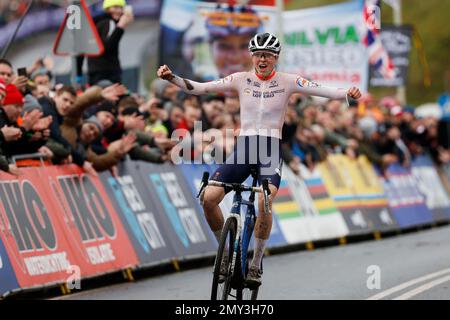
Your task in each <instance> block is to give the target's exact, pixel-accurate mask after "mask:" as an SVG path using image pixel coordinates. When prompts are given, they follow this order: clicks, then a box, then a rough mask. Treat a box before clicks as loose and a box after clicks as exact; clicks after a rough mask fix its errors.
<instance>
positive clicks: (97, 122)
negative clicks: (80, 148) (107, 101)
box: [83, 116, 103, 134]
mask: <svg viewBox="0 0 450 320" xmlns="http://www.w3.org/2000/svg"><path fill="white" fill-rule="evenodd" d="M83 123H93V124H95V125H96V126H97V128H98V130H99V131H100V134H102V132H103V126H102V124H101V123H100V120H98V118H97V117H96V116H90V117H89V118H87V119H84V121H83Z"/></svg>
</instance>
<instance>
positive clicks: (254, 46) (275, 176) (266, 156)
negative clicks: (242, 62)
mask: <svg viewBox="0 0 450 320" xmlns="http://www.w3.org/2000/svg"><path fill="white" fill-rule="evenodd" d="M248 47H249V51H250V53H251V55H252V63H253V68H254V69H253V70H250V71H246V72H238V73H234V74H232V75H229V76H228V77H225V78H223V79H220V80H217V81H213V82H208V83H199V82H194V81H192V80H189V79H183V78H180V77H179V76H177V75H175V74H173V73H172V71H171V70H170V69H169V67H168V66H166V65H164V66H161V67H160V68H159V69H158V71H157V74H158V76H159V77H160V78H162V79H166V80H168V81H170V82H172V83H174V84H175V85H177V86H179V87H180V88H181V89H182V90H183V91H185V92H187V93H190V94H196V95H201V94H206V93H211V92H225V91H230V90H234V91H236V92H237V93H238V95H239V100H240V104H241V109H240V118H241V130H240V135H239V137H238V139H237V142H236V145H235V147H234V152H233V154H232V155H231V156H230V157H229V158H228V159H227V160H226V162H225V163H224V164H223V165H221V166H220V167H219V168H218V169H217V171H216V172H215V173H214V174H213V175H212V180H216V181H220V182H225V183H242V182H244V181H245V179H247V177H248V176H249V175H250V174H251V169H252V168H254V167H256V168H257V170H258V174H259V182H260V183H261V181H262V180H263V179H268V180H269V188H270V192H271V195H270V199H269V203H270V210H272V200H273V199H274V198H275V196H276V194H277V191H278V187H279V185H280V180H281V165H282V160H281V140H280V139H281V130H282V126H283V123H284V115H285V112H286V106H287V102H288V99H289V97H290V95H291V94H293V93H302V94H306V95H314V96H321V97H326V98H331V99H345V98H346V96H347V95H348V96H350V97H352V98H354V99H359V98H360V97H361V93H360V91H359V89H358V88H355V87H352V88H350V89H348V90H346V89H338V88H331V87H325V86H321V85H319V84H317V83H315V82H311V81H308V80H306V79H304V78H302V77H300V76H298V75H295V74H289V73H283V72H277V71H276V69H275V66H276V63H277V61H278V57H279V54H280V51H281V45H280V42H279V40H278V39H277V37H275V36H274V35H273V34H271V33H261V34H257V35H255V36H254V37H253V38H252V39H251V40H250V42H249V46H248ZM229 191H230V190H224V189H223V188H220V187H215V186H208V187H207V188H206V190H205V194H204V203H203V208H204V211H205V216H206V219H207V221H208V224H209V226H210V228H211V230H212V231H213V233H214V235H215V236H216V238H217V240H218V241H219V240H220V236H221V232H222V227H223V224H224V218H223V215H222V212H221V210H220V208H219V203H220V202H221V201H222V199H223V198H224V196H225V193H226V192H229ZM258 202H259V203H258V205H259V212H260V213H261V214H258V217H257V221H256V225H255V231H254V235H255V241H254V243H255V247H254V256H253V260H252V263H251V266H250V269H249V273H248V275H247V279H246V281H247V284H248V285H249V286H258V285H260V284H261V274H262V272H261V261H262V258H263V255H264V250H265V246H266V241H267V239H268V238H269V235H270V231H271V229H272V213H271V212H270V213H269V214H262V213H263V212H264V203H263V199H262V197H259V201H258Z"/></svg>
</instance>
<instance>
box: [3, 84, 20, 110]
mask: <svg viewBox="0 0 450 320" xmlns="http://www.w3.org/2000/svg"><path fill="white" fill-rule="evenodd" d="M23 103H24V98H23V95H22V93H21V92H20V91H19V89H17V87H16V86H15V85H13V84H9V85H7V86H6V96H5V99H4V100H3V105H4V106H7V105H9V104H18V105H23Z"/></svg>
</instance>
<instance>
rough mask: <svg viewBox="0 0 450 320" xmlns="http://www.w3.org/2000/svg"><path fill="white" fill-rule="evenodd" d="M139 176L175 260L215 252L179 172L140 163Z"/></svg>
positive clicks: (177, 169) (166, 167)
mask: <svg viewBox="0 0 450 320" xmlns="http://www.w3.org/2000/svg"><path fill="white" fill-rule="evenodd" d="M139 173H140V175H141V176H142V179H143V182H144V185H145V187H146V192H147V195H146V196H147V197H149V198H150V199H152V203H154V204H155V210H158V211H159V212H160V213H161V215H160V217H161V223H162V225H163V226H164V229H165V230H166V232H167V236H168V238H169V241H170V243H171V246H172V248H173V249H174V251H175V253H176V255H177V257H179V258H183V257H187V256H191V255H206V254H211V253H212V252H215V250H216V247H217V246H216V244H215V243H214V241H213V239H211V236H210V231H209V226H208V225H207V223H206V219H205V218H204V216H203V212H202V211H199V210H198V205H197V204H196V203H195V201H194V198H193V196H192V192H191V189H190V188H189V186H188V185H187V183H186V181H185V178H184V176H183V173H182V172H181V169H179V168H178V167H177V166H173V165H170V164H161V165H156V164H150V163H145V162H139Z"/></svg>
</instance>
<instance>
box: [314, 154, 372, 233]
mask: <svg viewBox="0 0 450 320" xmlns="http://www.w3.org/2000/svg"><path fill="white" fill-rule="evenodd" d="M351 166H352V165H351V164H350V163H349V162H347V159H346V157H345V156H344V155H340V154H335V155H331V156H329V157H328V158H327V160H326V161H323V162H322V163H320V164H319V165H318V168H319V171H320V174H321V176H322V178H323V181H324V182H325V186H326V188H327V190H328V192H329V193H330V196H331V198H332V199H333V200H334V201H335V203H336V206H337V207H338V209H339V211H340V212H341V213H342V216H343V217H344V219H345V222H346V223H347V226H348V228H349V231H350V233H351V234H357V233H367V232H369V231H372V230H374V229H376V228H378V227H379V226H378V225H376V224H375V223H374V221H373V220H372V219H371V217H370V216H369V213H368V212H365V210H363V203H362V202H361V201H360V199H359V197H358V195H357V192H356V189H355V183H356V181H354V179H355V177H356V175H353V176H352V175H351V174H350V172H349V171H350V170H351V169H354V168H351Z"/></svg>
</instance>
